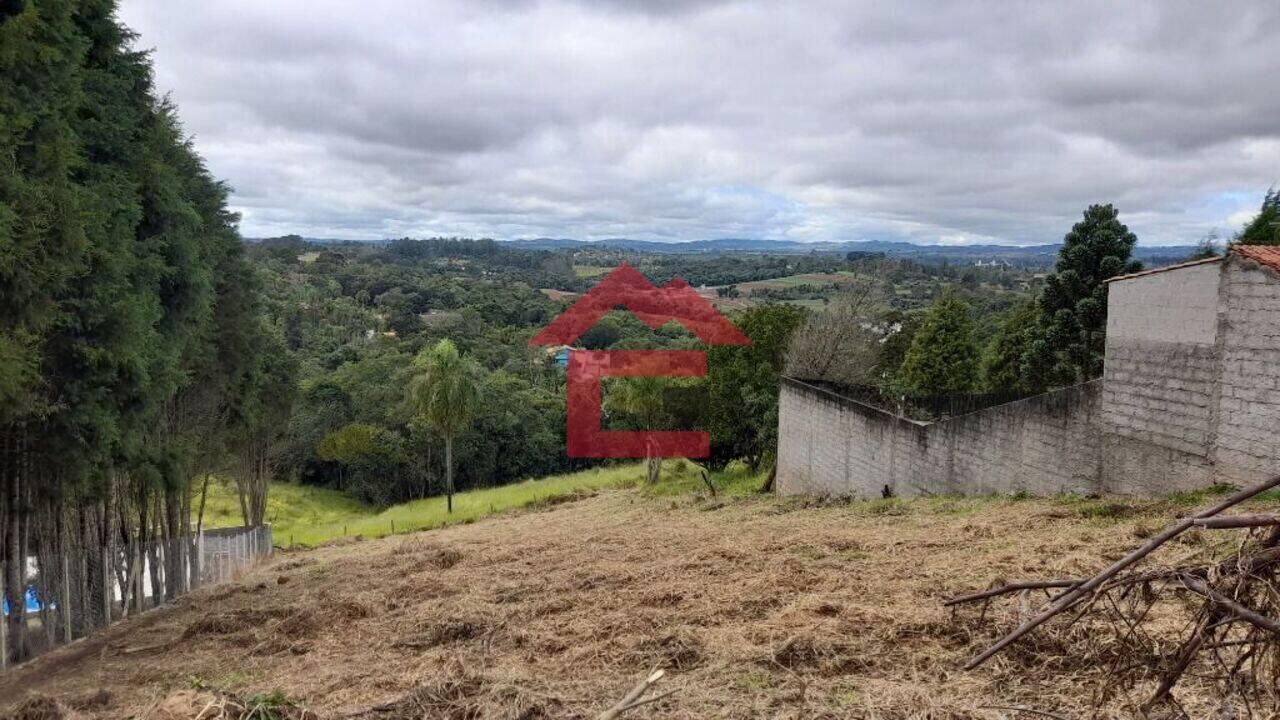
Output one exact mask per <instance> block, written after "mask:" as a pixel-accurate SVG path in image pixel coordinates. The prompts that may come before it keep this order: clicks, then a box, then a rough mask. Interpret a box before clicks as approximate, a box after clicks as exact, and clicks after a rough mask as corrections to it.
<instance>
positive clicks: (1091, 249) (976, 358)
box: [789, 189, 1280, 399]
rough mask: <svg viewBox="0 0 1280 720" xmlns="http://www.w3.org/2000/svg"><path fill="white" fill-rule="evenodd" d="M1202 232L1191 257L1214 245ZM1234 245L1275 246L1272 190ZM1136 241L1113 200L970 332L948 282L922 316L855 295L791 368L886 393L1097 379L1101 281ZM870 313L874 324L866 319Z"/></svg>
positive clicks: (1021, 389)
mask: <svg viewBox="0 0 1280 720" xmlns="http://www.w3.org/2000/svg"><path fill="white" fill-rule="evenodd" d="M1216 238H1217V236H1216V234H1210V235H1209V236H1207V237H1206V238H1205V240H1203V241H1202V242H1201V243H1200V246H1199V247H1198V249H1197V251H1196V252H1195V254H1194V255H1193V256H1192V257H1191V258H1189V259H1198V258H1203V257H1212V256H1215V255H1219V254H1221V252H1222V249H1221V247H1220V246H1219V244H1218V243H1217V241H1216ZM1232 242H1233V243H1236V244H1250V245H1280V193H1277V192H1276V191H1275V190H1274V189H1272V190H1269V191H1268V192H1267V193H1266V195H1265V196H1264V199H1263V201H1262V205H1261V207H1260V208H1259V211H1258V214H1257V215H1256V216H1254V218H1253V219H1252V220H1251V221H1250V222H1249V223H1247V224H1246V225H1245V226H1244V227H1243V228H1242V229H1241V230H1240V231H1239V232H1238V233H1236V235H1235V236H1234V238H1233V240H1232ZM1136 243H1137V237H1136V236H1135V235H1134V234H1133V232H1131V231H1130V230H1129V228H1128V227H1127V226H1125V225H1124V223H1122V222H1120V220H1119V213H1118V211H1117V210H1116V209H1115V208H1114V207H1113V206H1111V205H1093V206H1090V207H1089V208H1088V209H1086V210H1085V212H1084V215H1083V217H1082V218H1081V220H1080V221H1079V222H1077V223H1076V224H1075V225H1074V226H1073V227H1072V228H1071V230H1070V232H1068V233H1067V234H1066V236H1065V237H1064V239H1063V245H1062V248H1061V250H1060V251H1059V256H1058V260H1057V263H1056V264H1055V266H1054V268H1053V272H1052V273H1050V274H1049V275H1048V276H1047V277H1046V278H1045V279H1044V282H1043V285H1042V287H1040V288H1039V291H1038V293H1036V294H1035V295H1034V296H1032V297H1027V298H1026V299H1024V300H1023V301H1021V302H1019V303H1017V304H1015V305H1014V306H1012V307H1010V308H1008V309H1007V310H1005V311H1003V312H1001V313H999V314H996V315H995V316H994V322H993V323H992V324H991V325H992V327H991V331H990V332H988V333H986V334H985V337H984V336H983V334H982V333H980V332H979V331H978V328H977V322H976V321H977V320H978V319H981V318H982V317H983V316H984V315H985V313H975V312H974V308H973V307H972V306H971V304H970V303H969V302H967V301H966V300H965V298H964V297H963V296H962V293H961V292H958V291H957V290H958V287H957V286H954V285H953V286H952V288H951V289H949V290H947V291H944V292H943V293H941V294H940V295H939V296H938V297H937V299H936V300H935V301H934V303H933V304H932V305H931V306H930V307H929V308H928V309H927V310H926V311H923V312H918V313H908V314H904V313H896V312H894V313H888V314H885V315H881V316H880V317H879V318H876V313H875V310H874V308H870V307H868V304H867V302H866V301H865V300H866V298H865V295H859V294H857V293H855V294H853V295H852V296H847V297H846V298H844V300H843V301H842V302H840V303H837V306H836V307H835V308H833V309H832V310H831V311H829V312H827V313H823V314H821V315H817V316H814V317H813V318H810V320H809V321H808V325H807V326H806V327H805V328H804V329H802V330H801V332H800V334H799V335H798V336H797V338H796V342H795V343H794V345H793V347H792V353H791V364H790V368H789V370H790V372H792V373H793V374H796V375H799V376H802V377H808V378H811V379H816V380H828V381H833V382H836V383H839V384H844V385H849V386H854V387H864V388H870V389H874V390H876V391H877V392H879V393H881V394H882V395H883V396H886V397H889V398H908V399H909V398H912V397H915V398H929V397H938V396H948V395H960V394H976V393H993V394H1001V395H1007V394H1015V395H1030V394H1034V393H1037V392H1043V391H1045V390H1047V389H1049V388H1052V387H1062V386H1066V385H1072V384H1076V383H1080V382H1084V381H1087V380H1092V379H1094V378H1097V377H1101V375H1102V370H1103V357H1104V351H1105V345H1106V322H1107V281H1108V280H1109V279H1111V278H1114V277H1116V276H1119V275H1123V274H1127V273H1133V272H1137V271H1138V270H1140V269H1141V267H1142V266H1141V264H1140V263H1139V262H1137V261H1136V260H1134V259H1133V257H1132V251H1133V247H1134V245H1135V244H1136ZM868 319H873V320H872V321H870V322H869V321H868Z"/></svg>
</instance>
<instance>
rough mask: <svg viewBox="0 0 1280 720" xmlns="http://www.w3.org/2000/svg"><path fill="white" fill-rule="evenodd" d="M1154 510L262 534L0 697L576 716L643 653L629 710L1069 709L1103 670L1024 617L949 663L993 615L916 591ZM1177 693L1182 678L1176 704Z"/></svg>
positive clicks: (1086, 507) (734, 509)
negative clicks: (353, 535) (311, 545)
mask: <svg viewBox="0 0 1280 720" xmlns="http://www.w3.org/2000/svg"><path fill="white" fill-rule="evenodd" d="M1173 512H1177V508H1171V507H1170V506H1169V505H1167V504H1165V505H1153V506H1149V507H1148V508H1147V509H1146V510H1142V509H1138V510H1135V509H1134V508H1133V507H1131V506H1128V505H1113V504H1110V503H1107V502H1103V501H1064V500H1010V499H985V500H954V499H931V500H917V501H910V502H902V501H876V502H865V503H841V504H809V503H806V502H804V501H798V500H794V499H792V500H786V499H782V500H780V499H774V498H746V499H736V500H731V501H728V502H726V501H723V500H720V501H710V500H706V499H701V498H695V497H692V496H688V495H686V496H677V497H658V498H655V497H645V496H643V495H641V494H639V493H637V492H636V491H633V490H606V491H603V492H601V493H599V494H597V495H596V496H594V497H590V498H586V499H581V500H577V501H573V502H565V503H562V504H557V505H553V506H550V507H546V508H543V509H541V510H535V511H527V512H524V513H521V514H515V515H505V516H499V517H496V518H491V519H487V520H482V521H479V522H476V523H473V524H469V525H463V526H453V527H448V528H444V529H441V530H436V531H431V532H425V533H418V534H414V535H408V536H400V537H388V538H384V539H380V540H370V541H363V542H351V543H347V544H343V545H339V546H330V547H324V548H319V549H316V550H308V551H299V552H290V553H280V554H279V555H278V556H277V558H276V559H275V560H273V561H272V562H271V563H270V564H269V565H267V566H264V567H262V568H260V569H258V570H256V571H254V572H253V573H251V574H250V575H249V576H247V577H245V578H243V579H242V580H241V581H240V582H237V583H234V584H229V585H224V586H221V587H217V588H208V589H204V590H200V591H198V592H196V593H193V594H192V595H190V596H187V597H185V598H183V599H181V600H180V601H179V602H178V603H177V604H176V605H175V606H172V607H166V608H162V609H159V610H156V611H153V612H151V613H147V614H145V615H143V616H141V617H139V618H137V619H135V620H131V621H127V622H124V623H121V624H120V625H117V626H116V627H114V628H112V629H110V630H109V631H107V632H105V633H103V634H102V635H100V636H98V637H94V638H90V639H89V640H88V641H85V642H81V643H79V644H77V645H74V646H71V647H68V648H64V649H62V650H59V651H56V652H54V653H51V654H49V655H47V656H45V657H42V658H39V659H37V660H35V661H33V662H32V663H30V664H28V665H26V666H24V667H22V668H19V669H17V670H15V671H12V672H10V673H8V674H7V675H4V676H0V698H3V699H4V700H6V701H16V700H18V699H20V698H21V697H25V696H29V695H32V694H35V695H45V696H51V697H54V698H57V699H58V700H60V701H61V702H63V703H66V704H71V705H78V706H80V707H82V708H83V710H82V711H81V712H82V713H83V715H84V716H87V717H92V718H121V717H143V718H147V719H148V720H160V719H161V718H164V719H175V718H183V717H187V718H190V717H195V715H196V713H197V712H198V710H199V707H195V706H196V705H199V704H200V702H201V701H200V697H201V693H206V694H207V693H208V692H210V691H211V689H214V688H216V689H221V690H229V691H232V692H235V693H238V694H241V695H242V696H243V695H249V694H254V693H269V692H271V691H273V690H277V689H278V690H280V691H282V692H283V694H284V695H285V696H287V697H288V698H290V699H292V700H295V701H297V702H299V703H300V704H302V705H304V706H305V707H308V708H310V709H312V710H314V711H315V712H316V713H318V715H319V717H320V718H336V717H356V718H398V717H413V718H418V717H428V718H437V717H438V718H473V717H505V718H539V717H570V718H592V717H595V716H596V715H597V714H598V713H599V712H601V711H602V710H603V709H604V708H606V707H608V706H609V705H611V704H612V703H613V702H614V701H616V700H617V699H618V698H620V697H621V696H622V695H623V694H624V693H625V692H626V690H627V689H628V688H629V687H630V686H631V685H632V684H633V683H634V682H635V681H636V679H637V677H640V676H642V675H643V674H644V673H645V672H646V671H647V670H648V669H649V668H650V667H651V666H653V665H654V664H658V663H662V664H664V665H665V666H666V667H667V668H669V672H670V674H669V676H668V678H667V679H665V680H663V681H662V684H661V687H660V688H659V689H662V690H675V691H676V692H675V694H674V695H672V696H671V697H669V698H666V699H664V700H661V701H660V702H658V703H656V704H654V705H652V706H648V707H646V708H644V709H643V710H638V711H636V712H635V713H634V714H631V715H629V716H628V717H677V718H706V717H718V718H749V717H766V716H767V717H796V718H799V717H837V716H838V717H848V716H853V717H881V718H898V717H923V716H928V717H931V718H935V719H936V718H953V717H954V718H999V717H1006V715H1001V714H1000V712H998V711H993V710H987V709H982V708H983V707H984V706H990V705H1016V706H1024V707H1032V708H1039V709H1042V710H1046V711H1051V712H1057V713H1062V714H1064V715H1066V716H1069V717H1077V716H1081V714H1082V710H1083V708H1084V707H1086V706H1087V704H1088V703H1089V702H1090V697H1089V693H1088V691H1087V689H1088V688H1089V687H1090V684H1091V683H1092V682H1094V681H1095V680H1096V679H1097V675H1096V673H1098V672H1102V670H1101V669H1100V668H1094V667H1092V666H1091V665H1090V664H1089V663H1088V662H1085V661H1082V660H1080V659H1079V658H1073V657H1072V656H1071V654H1070V651H1069V647H1068V648H1063V647H1060V646H1057V645H1055V644H1054V642H1045V641H1042V640H1037V641H1036V642H1034V643H1033V644H1032V646H1031V647H1032V648H1034V649H1035V652H1032V651H1023V650H1019V651H1017V652H1014V653H1011V654H1010V655H1008V656H1003V657H1001V658H998V659H997V660H996V661H994V662H992V663H990V664H989V665H987V666H985V667H984V668H983V669H982V670H981V671H978V672H974V673H964V672H961V671H960V670H959V666H960V665H961V664H962V663H963V661H964V660H965V659H966V658H967V657H969V656H970V655H971V654H972V653H973V652H974V651H975V650H977V649H979V648H980V647H981V646H982V644H983V642H984V641H988V640H990V639H991V638H992V637H994V636H995V635H996V633H997V632H998V631H999V630H1000V629H1001V628H1002V627H1006V626H1007V624H1008V622H1009V621H1011V620H1012V618H1011V617H1010V616H1008V615H1007V614H1006V615H1003V616H1000V617H998V618H997V620H998V624H994V625H993V624H992V622H991V620H992V618H991V616H988V617H987V619H986V620H985V621H979V619H978V614H977V613H976V612H966V613H963V614H961V615H957V616H952V615H951V614H950V613H949V612H947V611H945V610H944V609H943V608H942V607H941V606H940V604H939V600H940V599H941V598H943V597H945V596H947V595H949V594H952V593H955V592H958V591H962V590H967V589H971V588H974V587H979V586H984V585H986V584H988V583H991V582H992V581H994V580H996V579H999V578H1007V577H1025V576H1046V577H1059V576H1071V575H1079V574H1081V573H1084V572H1086V571H1089V570H1092V569H1095V568H1097V567H1099V566H1100V565H1102V564H1103V563H1104V560H1105V559H1106V558H1110V557H1114V556H1115V555H1117V554H1118V553H1119V552H1120V551H1121V550H1122V549H1123V548H1127V547H1129V546H1131V545H1132V544H1133V542H1134V537H1135V533H1137V534H1139V535H1140V534H1142V533H1147V532H1150V530H1149V527H1150V526H1152V525H1153V524H1158V523H1159V522H1162V521H1163V519H1164V518H1167V517H1169V516H1170V514H1171V513H1173ZM1194 541H1195V540H1194V538H1192V539H1189V540H1188V542H1194ZM1185 550H1186V548H1181V549H1180V550H1178V551H1179V552H1185ZM1030 600H1034V598H1032V599H1029V601H1030ZM992 612H993V614H994V613H996V611H995V610H993V611H992ZM1002 612H1003V611H1002ZM192 688H198V690H195V691H193V690H192ZM102 689H105V690H106V693H100V692H99V691H100V690H102ZM1197 692H1198V690H1197V689H1196V688H1194V687H1188V688H1185V689H1183V690H1181V694H1180V699H1181V701H1182V702H1183V703H1184V705H1185V706H1187V707H1188V708H1190V709H1193V712H1192V714H1193V715H1195V714H1196V713H1195V712H1194V708H1196V707H1197V703H1198V702H1200V701H1199V700H1198V697H1199V696H1198V695H1197ZM95 693H96V696H95ZM193 707H194V709H192V708H193ZM1200 707H1203V705H1201V706H1200ZM175 708H176V709H175ZM184 708H185V709H184ZM0 716H2V715H0Z"/></svg>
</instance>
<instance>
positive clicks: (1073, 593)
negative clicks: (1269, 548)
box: [964, 476, 1280, 670]
mask: <svg viewBox="0 0 1280 720" xmlns="http://www.w3.org/2000/svg"><path fill="white" fill-rule="evenodd" d="M1277 485H1280V476H1276V477H1273V478H1271V479H1270V480H1267V481H1266V482H1263V483H1259V484H1257V485H1254V486H1252V487H1248V488H1245V489H1244V490H1241V491H1239V492H1237V493H1235V494H1234V495H1232V496H1231V497H1229V498H1227V499H1225V500H1223V501H1222V502H1220V503H1218V504H1217V505H1214V506H1213V507H1211V508H1208V509H1207V510H1201V511H1200V512H1198V513H1196V514H1195V515H1192V516H1190V517H1186V518H1183V519H1181V520H1179V521H1178V522H1176V523H1174V524H1173V525H1170V526H1169V527H1168V528H1166V529H1165V530H1164V531H1163V532H1161V533H1160V534H1159V535H1156V536H1155V537H1152V538H1151V539H1150V540H1148V541H1147V542H1145V543H1143V545H1142V547H1140V548H1138V549H1137V550H1134V551H1133V552H1131V553H1129V554H1128V555H1125V556H1124V557H1122V558H1120V559H1119V560H1117V561H1115V562H1114V563H1112V564H1111V565H1110V566H1109V567H1107V569H1105V570H1103V571H1102V572H1100V573H1098V574H1097V575H1094V576H1093V577H1091V578H1089V579H1088V580H1086V581H1085V582H1084V583H1082V584H1080V585H1077V586H1076V587H1074V588H1072V589H1071V590H1068V591H1067V592H1065V593H1063V594H1062V595H1061V596H1060V597H1059V598H1058V599H1057V600H1054V601H1053V602H1052V603H1050V604H1049V606H1048V607H1046V608H1045V609H1044V610H1041V611H1040V612H1039V613H1037V614H1036V615H1035V617H1032V618H1031V619H1030V620H1027V621H1026V622H1024V623H1022V625H1020V626H1018V628H1017V629H1016V630H1014V631H1013V632H1011V633H1009V634H1008V635H1005V636H1004V637H1002V638H1000V639H999V640H997V641H996V643H995V644H994V645H992V646H991V647H989V648H987V649H986V650H984V651H983V652H982V653H981V654H980V655H978V656H977V657H975V658H973V659H972V660H970V661H969V662H968V663H966V664H965V666H964V669H965V670H972V669H974V668H976V667H978V666H979V665H981V664H982V663H984V662H986V661H987V660H990V659H991V657H992V656H993V655H995V654H996V653H998V652H1000V651H1001V650H1004V649H1005V648H1006V647H1008V646H1009V645H1011V644H1013V643H1014V642H1016V641H1017V640H1018V638H1021V637H1022V636H1023V635H1026V634H1027V633H1029V632H1031V631H1032V630H1035V629H1036V628H1038V627H1040V626H1041V625H1042V624H1044V622H1045V621H1046V620H1048V619H1049V618H1051V617H1053V616H1054V615H1057V614H1058V613H1060V612H1062V611H1063V610H1065V609H1067V608H1068V607H1071V606H1072V605H1074V604H1075V603H1076V601H1077V600H1079V599H1081V598H1083V597H1084V596H1086V595H1088V594H1089V593H1091V592H1093V591H1094V589H1096V588H1097V587H1098V586H1099V585H1101V584H1103V583H1105V582H1106V581H1107V580H1110V579H1111V578H1113V577H1115V576H1116V574H1118V573H1119V572H1120V571H1121V570H1124V569H1125V568H1127V567H1129V566H1130V565H1133V564H1134V563H1136V562H1138V561H1139V560H1141V559H1142V558H1144V557H1146V556H1147V555H1149V554H1151V552H1152V551H1153V550H1155V549H1156V548H1158V547H1160V546H1161V545H1163V544H1165V543H1166V542H1168V541H1169V540H1171V539H1173V538H1174V537H1176V536H1178V535H1179V534H1181V533H1182V532H1183V531H1185V530H1186V529H1187V528H1190V527H1192V526H1193V524H1194V523H1195V521H1196V520H1199V519H1201V518H1207V517H1213V516H1214V515H1217V514H1218V513H1220V512H1222V511H1223V510H1226V509H1227V508H1230V507H1232V506H1234V505H1238V504H1240V503H1242V502H1244V501H1245V500H1248V499H1249V498H1251V497H1253V496H1254V495H1258V494H1259V493H1263V492H1266V491H1267V490H1270V489H1271V488H1273V487H1275V486H1277Z"/></svg>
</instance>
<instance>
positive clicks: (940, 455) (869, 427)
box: [777, 379, 1101, 499]
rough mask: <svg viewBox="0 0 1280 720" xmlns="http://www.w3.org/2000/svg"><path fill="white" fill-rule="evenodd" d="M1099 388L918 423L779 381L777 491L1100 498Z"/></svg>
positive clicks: (1098, 385)
mask: <svg viewBox="0 0 1280 720" xmlns="http://www.w3.org/2000/svg"><path fill="white" fill-rule="evenodd" d="M1100 398H1101V383H1098V382H1093V383H1087V384H1085V385H1081V386H1079V387H1075V388H1068V389H1066V390H1062V391H1058V392H1055V393H1049V394H1046V395H1041V396H1037V397H1034V398H1029V399H1027V400H1021V401H1018V402H1014V403H1009V404H1007V405H1001V406H998V407H994V408H988V409H985V410H981V411H978V412H975V413H970V414H968V415H962V416H959V417H955V418H950V419H947V420H943V421H940V422H934V423H922V422H916V421H912V420H907V419H905V418H901V417H898V416H896V415H894V414H892V413H889V412H886V411H883V410H880V409H878V408H875V407H871V406H869V405H866V404H863V403H861V402H858V401H856V400H853V399H850V398H845V397H842V396H840V395H838V394H836V393H834V392H831V391H829V390H826V389H823V388H820V387H816V386H814V385H811V384H808V383H804V382H801V381H797V380H791V379H784V380H783V384H782V389H781V394H780V397H779V438H778V476H777V486H778V491H779V492H780V493H782V494H788V495H790V494H814V495H836V496H842V497H854V498H863V499H868V498H876V497H881V496H882V495H883V494H884V493H885V491H886V489H887V490H888V491H889V492H890V493H891V494H893V495H894V496H902V497H909V496H914V495H941V494H979V493H1011V492H1018V491H1024V492H1029V493H1032V494H1054V493H1059V492H1069V491H1091V490H1095V489H1097V485H1098V466H1099V460H1100V457H1101V437H1100V434H1099V431H1098V422H1097V414H1098V408H1099V405H1100Z"/></svg>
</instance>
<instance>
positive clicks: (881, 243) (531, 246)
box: [245, 236, 1196, 267]
mask: <svg viewBox="0 0 1280 720" xmlns="http://www.w3.org/2000/svg"><path fill="white" fill-rule="evenodd" d="M291 237H297V236H291ZM276 239H278V238H245V240H246V242H251V243H252V242H261V241H262V240H276ZM297 239H298V240H301V241H303V242H306V243H315V244H319V245H343V244H347V243H356V244H370V245H382V244H386V243H387V242H390V241H389V240H364V241H353V240H340V239H336V238H312V237H297ZM503 242H504V243H505V244H508V245H512V246H515V247H519V248H523V249H528V250H573V249H587V248H600V249H617V250H631V251H635V252H648V253H668V254H687V255H720V254H728V253H759V254H768V255H788V254H804V255H808V254H811V253H823V254H827V253H829V254H840V255H844V254H847V253H850V252H864V253H883V254H885V255H888V256H892V257H904V258H911V259H913V260H918V261H920V262H927V263H941V262H949V263H962V264H971V263H977V262H985V263H990V262H1006V263H1009V264H1010V265H1018V266H1021V267H1037V266H1046V267H1047V266H1049V265H1052V264H1053V262H1054V261H1055V260H1056V259H1057V257H1058V250H1059V249H1060V248H1061V247H1062V245H1061V244H1059V243H1054V244H1052V245H916V244H914V243H908V242H890V241H886V240H867V241H862V242H840V243H834V242H796V241H794V240H759V239H750V238H718V239H715V240H692V241H688V242H658V241H656V240H632V239H630V238H611V239H608V240H573V239H570V238H535V239H532V240H506V241H503ZM1195 249H1196V248H1195V246H1194V245H1168V246H1142V245H1139V246H1138V247H1137V248H1135V249H1134V256H1135V257H1137V258H1138V259H1139V260H1141V261H1142V262H1143V263H1145V264H1147V265H1148V266H1158V265H1169V264H1172V263H1176V262H1180V261H1182V260H1185V259H1186V258H1187V257H1189V256H1190V255H1191V253H1192V252H1194V251H1195Z"/></svg>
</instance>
